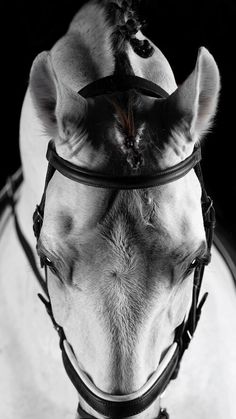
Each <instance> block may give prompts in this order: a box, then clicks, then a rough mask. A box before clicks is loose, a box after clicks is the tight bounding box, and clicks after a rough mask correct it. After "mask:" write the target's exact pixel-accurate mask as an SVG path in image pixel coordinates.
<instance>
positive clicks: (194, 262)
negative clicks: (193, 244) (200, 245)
mask: <svg viewBox="0 0 236 419" xmlns="http://www.w3.org/2000/svg"><path fill="white" fill-rule="evenodd" d="M198 263H199V260H198V258H196V259H193V260H192V262H191V263H190V265H189V266H188V268H187V269H186V272H185V275H184V277H185V278H186V277H187V276H188V275H190V274H191V273H192V271H193V270H194V269H195V268H196V267H197V265H198Z"/></svg>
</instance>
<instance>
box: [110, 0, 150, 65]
mask: <svg viewBox="0 0 236 419" xmlns="http://www.w3.org/2000/svg"><path fill="white" fill-rule="evenodd" d="M108 16H109V18H110V19H111V20H112V21H113V22H112V23H113V25H115V26H116V29H115V31H114V34H113V44H114V47H115V48H114V49H115V50H116V51H120V50H121V49H122V46H123V44H124V41H128V42H129V43H130V45H131V46H132V48H133V50H134V52H135V53H136V54H138V55H139V56H140V57H142V58H149V57H151V56H152V55H153V53H154V48H153V47H152V46H151V44H150V42H149V41H148V40H147V39H144V40H139V39H137V38H136V37H135V35H136V34H137V32H138V31H139V30H140V29H141V28H142V27H143V26H144V24H145V21H144V20H142V19H141V18H140V17H139V2H138V1H137V0H116V1H111V2H109V4H108Z"/></svg>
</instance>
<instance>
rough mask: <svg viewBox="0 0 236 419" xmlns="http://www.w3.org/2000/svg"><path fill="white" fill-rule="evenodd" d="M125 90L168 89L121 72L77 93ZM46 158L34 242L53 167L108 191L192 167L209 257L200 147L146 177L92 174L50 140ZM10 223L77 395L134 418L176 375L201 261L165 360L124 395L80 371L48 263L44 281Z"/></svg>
mask: <svg viewBox="0 0 236 419" xmlns="http://www.w3.org/2000/svg"><path fill="white" fill-rule="evenodd" d="M129 89H136V90H138V91H140V92H141V93H143V94H145V95H148V96H152V97H156V98H166V97H168V93H166V92H165V91H164V90H163V89H162V88H161V87H160V86H157V85H156V84H154V83H152V82H150V81H148V80H145V79H142V78H140V77H136V76H125V78H119V79H117V78H115V77H114V76H109V77H105V78H103V79H100V80H97V81H95V82H93V83H91V84H90V85H88V86H86V87H85V88H83V89H82V90H81V91H80V92H79V94H80V95H82V96H84V97H93V96H98V95H101V94H108V93H112V92H119V91H121V92H122V91H126V90H129ZM46 157H47V159H48V169H47V175H46V180H45V186H44V192H43V195H42V199H41V202H40V204H39V205H38V206H37V207H36V210H35V212H34V215H33V228H34V233H35V236H36V239H37V240H38V238H39V236H40V231H41V228H42V224H43V217H44V207H45V199H46V190H47V186H48V183H49V181H50V180H51V178H52V176H53V174H54V173H55V171H56V170H57V171H59V172H60V173H61V174H62V175H63V176H65V177H67V178H69V179H70V180H72V181H75V182H78V183H82V184H85V185H89V186H92V187H97V188H107V189H108V188H111V189H140V188H142V189H144V188H150V187H154V186H159V185H165V184H168V183H170V182H174V181H176V180H177V179H180V178H181V177H183V176H185V175H186V174H187V173H188V172H189V171H190V170H191V169H193V168H195V172H196V174H197V176H198V179H199V182H200V184H201V187H202V213H203V220H204V226H205V231H206V238H207V245H208V251H209V255H210V249H211V245H212V240H213V230H214V225H215V215H214V208H213V203H212V200H211V199H210V197H209V196H208V195H207V193H206V190H205V187H204V184H203V178H202V172H201V167H200V160H201V150H200V147H197V148H195V150H194V151H193V153H192V155H191V156H189V157H188V158H187V159H185V160H184V161H182V162H181V163H178V164H176V165H175V166H172V167H171V168H168V169H165V170H161V171H158V172H156V173H154V174H153V175H151V176H141V175H130V176H108V175H105V174H103V173H100V172H94V171H90V170H88V169H85V168H81V167H79V166H77V165H75V164H73V163H71V162H69V161H67V160H64V159H63V158H62V157H60V156H59V155H58V154H57V152H56V149H55V145H54V142H53V140H52V141H50V142H49V145H48V150H47V155H46ZM15 222H16V230H17V234H18V237H19V239H20V241H21V243H22V246H23V248H24V250H25V253H26V255H27V257H28V259H29V261H30V263H31V266H32V268H33V270H34V272H35V274H36V278H37V279H38V281H39V283H40V285H41V287H42V289H43V291H44V294H45V296H43V295H41V294H39V297H40V299H41V301H42V302H43V303H44V304H45V307H46V309H47V312H48V314H49V316H50V318H51V320H52V323H53V325H54V327H55V329H56V330H57V332H58V334H59V338H60V348H61V352H62V360H63V364H64V367H65V370H66V372H67V374H68V376H69V378H70V380H71V381H72V383H73V385H74V386H75V388H76V390H77V391H78V393H79V394H80V396H81V397H82V398H83V399H84V400H85V401H86V402H87V403H88V404H89V405H90V406H91V407H92V408H93V409H94V410H95V411H96V412H98V413H99V414H101V415H104V416H106V417H108V418H117V419H120V418H124V417H130V416H134V415H137V414H139V413H141V412H143V411H144V410H145V409H147V408H148V407H149V406H150V405H151V404H152V403H153V402H154V401H155V400H156V399H157V398H158V397H159V396H160V395H161V394H162V393H163V391H164V390H165V388H166V387H167V385H168V384H169V382H170V381H171V380H172V379H175V378H176V377H177V374H178V371H179V367H180V362H181V359H182V356H183V354H184V352H185V350H186V349H187V348H188V345H189V342H190V341H191V339H192V337H193V335H194V332H195V329H196V326H197V323H198V320H199V318H200V314H201V309H202V306H203V304H204V302H205V300H206V297H207V293H206V294H204V295H203V297H202V299H201V300H200V302H199V294H200V289H201V283H202V278H203V273H204V268H205V264H206V263H203V262H198V264H197V265H196V267H195V272H194V281H193V282H194V283H193V291H192V305H191V308H190V311H189V314H188V317H187V320H184V321H183V323H182V324H181V325H180V326H179V327H178V328H177V329H176V331H175V339H174V343H173V344H172V346H171V347H170V349H169V351H168V352H167V354H166V355H165V357H164V359H163V360H162V361H161V363H160V364H159V366H158V368H157V370H156V371H155V372H154V374H153V376H152V377H151V378H150V379H149V380H148V382H147V383H146V384H145V385H144V386H143V387H142V388H141V389H140V390H138V391H136V392H135V393H132V394H128V395H124V396H120V395H110V394H107V393H104V392H102V391H101V390H99V389H98V388H97V387H96V386H95V385H94V384H93V383H92V382H91V381H90V380H89V379H88V378H87V376H86V375H85V374H84V373H83V371H81V370H80V368H79V366H78V363H77V360H76V357H75V354H74V352H73V348H72V347H71V346H70V344H69V342H68V341H67V340H66V336H65V333H64V331H63V328H62V327H61V326H60V325H58V324H57V323H56V320H55V319H54V316H53V312H52V306H51V301H50V296H49V293H48V286H47V267H46V266H44V268H45V279H44V278H43V277H42V276H41V274H40V273H39V271H38V269H37V264H36V262H35V260H34V256H33V252H32V251H31V249H30V247H29V245H28V244H27V242H26V240H25V238H24V237H23V235H22V232H21V230H20V228H19V224H18V221H17V218H16V217H15ZM22 237H23V238H22ZM45 297H46V298H45ZM78 412H79V414H80V416H81V417H84V418H85V417H91V416H89V415H87V414H86V413H85V412H83V411H82V409H81V407H80V406H79V407H78ZM167 417H168V414H167V412H166V411H165V410H163V409H162V410H161V412H160V413H159V415H158V419H161V418H163V419H164V418H167Z"/></svg>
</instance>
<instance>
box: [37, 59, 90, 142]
mask: <svg viewBox="0 0 236 419" xmlns="http://www.w3.org/2000/svg"><path fill="white" fill-rule="evenodd" d="M29 88H30V93H31V97H32V100H33V104H34V106H35V109H36V112H37V114H38V116H39V118H40V119H41V121H42V123H43V125H44V127H45V129H46V131H47V133H48V134H49V135H50V136H53V137H55V136H57V135H58V134H59V136H60V137H61V138H69V137H71V136H72V135H73V134H74V132H75V130H76V129H77V128H78V126H79V125H80V122H81V121H82V120H84V117H85V113H86V110H87V102H86V100H85V99H83V98H82V97H81V96H80V95H78V94H77V93H76V92H74V91H72V90H71V89H70V88H68V87H67V86H65V85H64V84H63V83H62V82H61V81H59V80H58V78H57V76H56V73H55V71H54V69H53V65H52V62H51V56H50V53H49V52H47V51H44V52H42V53H40V54H39V55H38V56H37V57H36V59H35V60H34V62H33V65H32V68H31V72H30V82H29Z"/></svg>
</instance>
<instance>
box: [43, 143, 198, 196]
mask: <svg viewBox="0 0 236 419" xmlns="http://www.w3.org/2000/svg"><path fill="white" fill-rule="evenodd" d="M47 159H48V161H49V163H50V165H51V166H53V167H54V169H56V170H58V172H60V173H61V174H62V175H63V176H65V177H67V178H69V179H71V180H73V181H75V182H78V183H83V184H84V185H89V186H95V187H99V188H109V189H142V188H151V187H153V186H159V185H165V184H166V183H170V182H174V181H175V180H177V179H180V178H181V177H183V176H185V175H186V174H187V173H188V172H189V171H190V170H191V169H192V168H193V167H194V166H196V164H197V163H199V162H200V160H201V149H200V147H197V148H196V149H195V150H194V151H193V153H192V154H191V155H190V156H189V157H187V158H186V159H185V160H183V161H182V162H180V163H178V164H176V165H175V166H172V167H170V168H168V169H165V170H161V171H159V172H156V173H155V174H153V175H130V176H111V175H108V174H103V173H100V172H95V171H92V170H88V169H86V168H84V167H80V166H77V165H75V164H73V163H71V162H69V161H68V160H64V159H63V158H62V157H60V156H59V155H58V154H57V152H56V149H55V145H54V142H53V140H51V141H50V142H49V144H48V150H47Z"/></svg>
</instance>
